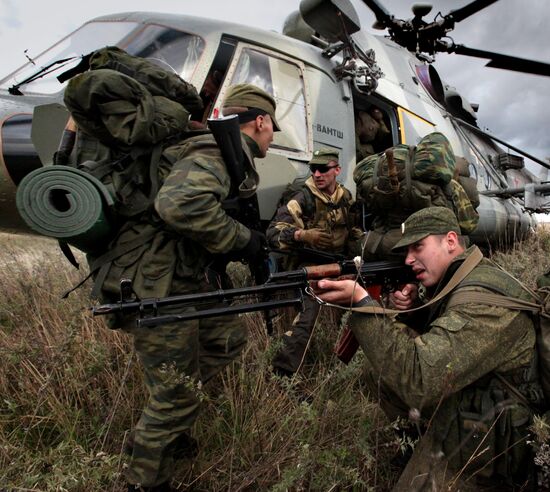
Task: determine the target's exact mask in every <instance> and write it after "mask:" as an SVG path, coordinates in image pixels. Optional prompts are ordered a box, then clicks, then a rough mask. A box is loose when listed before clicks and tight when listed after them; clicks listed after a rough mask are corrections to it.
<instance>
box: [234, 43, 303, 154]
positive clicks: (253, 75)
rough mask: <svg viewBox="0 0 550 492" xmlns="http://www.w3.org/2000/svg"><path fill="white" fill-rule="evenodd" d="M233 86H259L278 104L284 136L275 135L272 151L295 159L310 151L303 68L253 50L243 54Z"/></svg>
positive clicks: (239, 59)
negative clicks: (275, 150) (284, 153)
mask: <svg viewBox="0 0 550 492" xmlns="http://www.w3.org/2000/svg"><path fill="white" fill-rule="evenodd" d="M232 70H233V74H232V76H231V77H230V84H231V85H233V84H240V83H250V84H255V85H257V86H259V87H261V88H262V89H264V90H265V91H266V92H268V93H270V94H272V95H273V97H274V98H275V100H276V101H277V121H278V122H279V125H280V126H281V130H282V131H280V132H276V133H275V135H274V140H273V143H272V144H271V147H272V148H276V149H280V150H282V151H287V152H289V153H291V154H292V155H294V156H295V155H296V154H297V153H307V152H308V151H309V147H310V144H309V139H308V125H307V110H306V96H305V86H304V78H303V75H302V73H303V67H302V66H300V65H299V64H297V63H294V62H292V61H290V60H287V59H283V58H281V57H279V56H275V55H272V54H271V53H269V54H268V53H266V52H263V51H259V50H257V49H252V48H244V49H242V50H241V51H240V54H239V56H238V62H237V64H236V66H235V68H234V69H232Z"/></svg>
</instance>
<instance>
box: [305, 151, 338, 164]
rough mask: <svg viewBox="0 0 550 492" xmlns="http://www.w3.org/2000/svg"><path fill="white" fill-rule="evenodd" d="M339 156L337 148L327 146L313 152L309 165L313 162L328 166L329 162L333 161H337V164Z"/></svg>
mask: <svg viewBox="0 0 550 492" xmlns="http://www.w3.org/2000/svg"><path fill="white" fill-rule="evenodd" d="M339 157H340V154H339V153H338V151H337V150H334V149H329V148H326V147H325V148H322V149H319V150H316V151H315V152H313V157H312V158H311V160H310V161H309V163H308V165H309V166H311V165H312V164H321V165H325V166H326V165H327V164H329V163H330V162H333V161H334V162H336V164H338V159H339ZM338 165H339V164H338Z"/></svg>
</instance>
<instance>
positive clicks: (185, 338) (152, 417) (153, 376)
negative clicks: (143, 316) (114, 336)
mask: <svg viewBox="0 0 550 492" xmlns="http://www.w3.org/2000/svg"><path fill="white" fill-rule="evenodd" d="M178 290H179V289H178ZM180 292H181V290H180V291H179V292H178V293H180ZM172 295H174V294H172ZM188 311H189V310H186V311H185V312H188ZM170 312H182V311H181V310H180V311H178V310H177V309H173V308H172V309H171V310H170V309H166V310H163V312H162V313H163V314H168V313H170ZM124 330H125V331H127V332H129V333H131V334H132V335H133V337H134V346H135V349H136V352H137V354H138V357H139V359H140V361H141V363H142V365H143V370H144V373H145V384H146V386H147V389H148V391H149V400H148V402H147V404H146V405H145V408H144V409H143V412H142V414H141V417H140V419H139V421H138V423H137V425H136V427H135V430H134V446H133V452H132V457H131V459H130V462H129V464H128V468H127V469H126V478H127V480H128V482H129V483H132V484H140V485H141V486H144V487H152V486H155V485H159V484H162V483H164V482H166V481H168V480H170V478H171V477H172V474H173V469H174V456H173V453H174V451H175V448H176V447H177V445H178V441H180V436H181V435H182V434H183V433H185V432H187V431H188V430H189V429H190V427H191V426H192V425H193V423H194V421H195V420H196V418H197V416H198V413H199V407H200V387H201V385H202V384H204V383H206V382H207V381H208V380H209V379H211V378H212V377H213V376H214V375H216V374H217V373H218V372H219V371H220V370H221V369H222V368H223V367H225V366H226V365H227V364H229V363H230V362H231V361H232V360H234V359H235V358H237V357H238V355H239V354H240V352H241V350H242V349H243V347H244V346H245V344H246V331H245V328H244V327H243V326H242V324H240V323H239V322H238V319H237V317H235V316H223V317H218V318H210V319H203V320H194V321H186V322H182V323H177V324H168V325H165V326H159V327H155V328H129V327H128V328H127V327H124Z"/></svg>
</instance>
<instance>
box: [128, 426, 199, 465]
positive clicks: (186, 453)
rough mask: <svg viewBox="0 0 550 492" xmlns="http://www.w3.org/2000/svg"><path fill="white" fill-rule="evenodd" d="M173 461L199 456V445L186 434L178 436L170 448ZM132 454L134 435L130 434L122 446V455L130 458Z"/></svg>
mask: <svg viewBox="0 0 550 492" xmlns="http://www.w3.org/2000/svg"><path fill="white" fill-rule="evenodd" d="M171 448H172V456H173V457H174V460H183V459H192V458H195V457H196V456H197V455H198V454H199V443H198V442H197V440H196V439H195V438H193V437H191V436H190V435H189V434H188V433H187V432H184V433H183V434H180V436H179V437H178V438H177V439H176V440H175V441H174V443H173V444H172V446H171ZM133 452H134V433H133V432H131V433H130V434H129V435H128V438H127V439H126V443H125V444H124V453H125V454H127V455H128V456H132V453H133Z"/></svg>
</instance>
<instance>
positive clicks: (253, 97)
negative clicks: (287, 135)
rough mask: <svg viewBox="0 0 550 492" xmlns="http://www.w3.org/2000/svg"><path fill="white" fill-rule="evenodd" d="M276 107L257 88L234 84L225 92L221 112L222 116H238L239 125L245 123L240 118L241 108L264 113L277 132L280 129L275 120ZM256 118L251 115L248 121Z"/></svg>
mask: <svg viewBox="0 0 550 492" xmlns="http://www.w3.org/2000/svg"><path fill="white" fill-rule="evenodd" d="M276 107H277V104H276V103H275V99H273V97H272V96H271V95H270V94H268V93H267V92H266V91H264V90H263V89H260V88H259V87H258V86H255V85H253V84H236V85H233V86H231V87H230V88H229V90H228V91H227V95H226V96H225V100H224V102H223V106H222V111H223V114H224V115H229V114H238V115H239V120H240V122H241V123H246V121H243V120H244V118H242V116H244V115H243V111H242V109H243V108H246V109H248V110H260V111H264V112H265V113H267V114H268V115H269V116H270V117H271V121H272V122H273V129H274V130H275V131H277V132H278V131H280V130H281V128H280V127H279V123H278V122H277V120H276V119H275V109H276ZM245 113H248V111H245ZM256 116H258V114H252V113H251V118H250V119H249V120H248V121H251V120H252V119H253V118H256ZM252 117H253V118H252Z"/></svg>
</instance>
